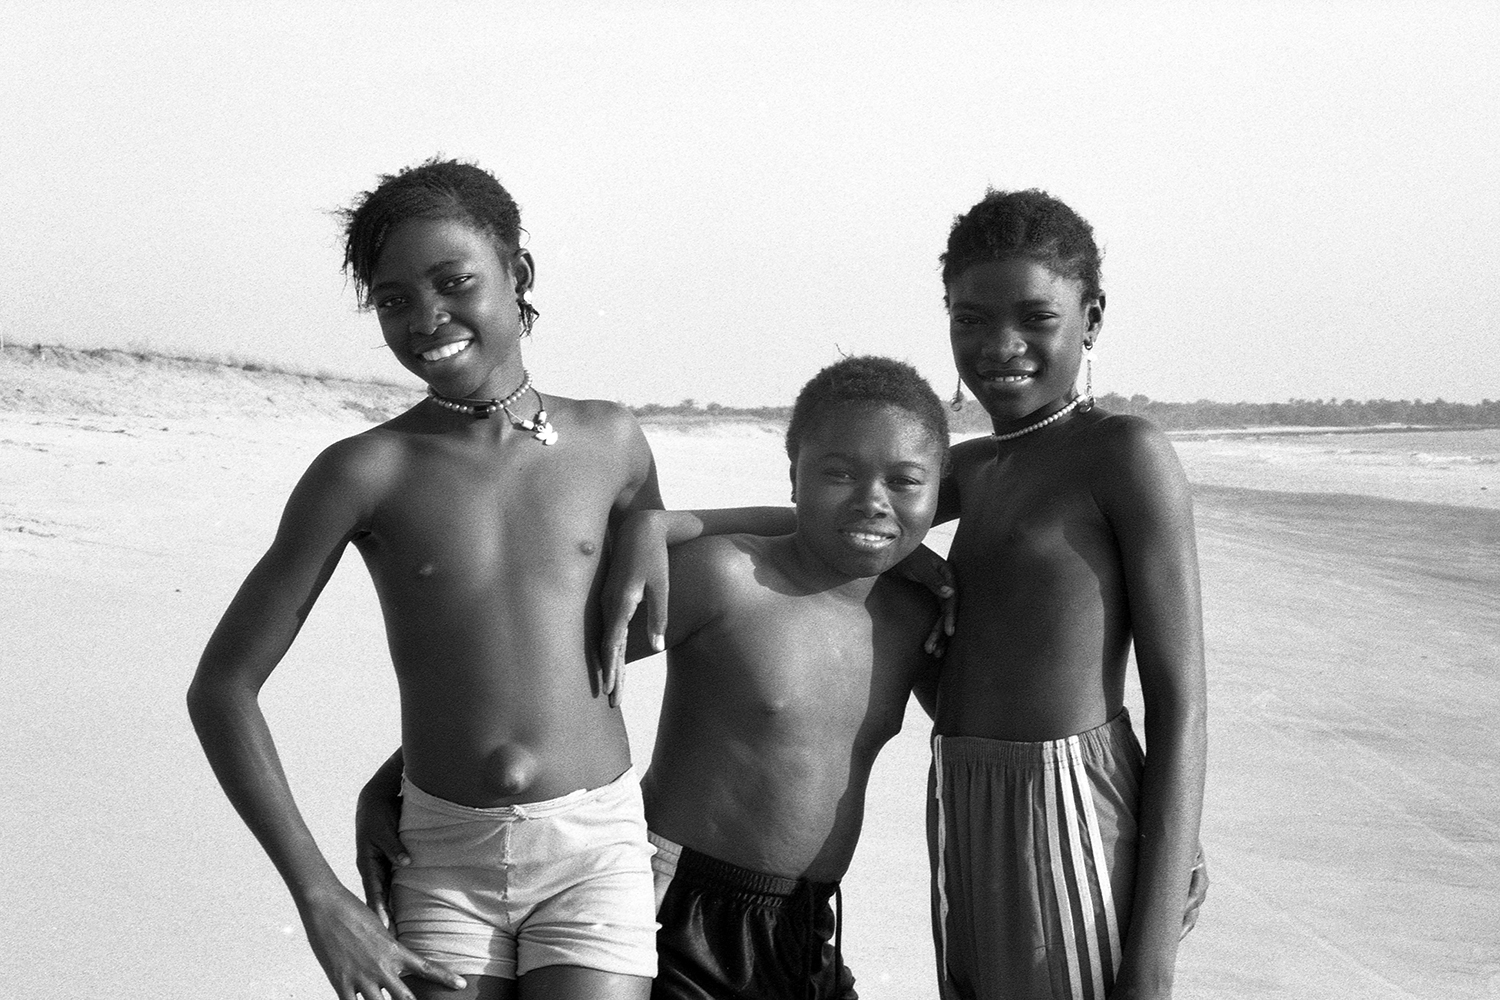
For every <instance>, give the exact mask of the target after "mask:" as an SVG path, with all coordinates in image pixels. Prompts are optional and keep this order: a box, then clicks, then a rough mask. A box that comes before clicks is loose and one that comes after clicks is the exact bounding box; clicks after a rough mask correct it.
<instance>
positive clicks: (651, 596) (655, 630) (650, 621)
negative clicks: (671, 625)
mask: <svg viewBox="0 0 1500 1000" xmlns="http://www.w3.org/2000/svg"><path fill="white" fill-rule="evenodd" d="M646 636H647V638H648V639H649V640H650V642H651V648H652V649H653V650H654V651H656V652H658V653H660V652H661V651H662V650H663V649H666V648H667V639H666V636H667V578H666V577H665V576H663V577H661V578H660V579H658V580H656V581H655V582H654V583H652V584H650V585H649V586H647V588H646Z"/></svg>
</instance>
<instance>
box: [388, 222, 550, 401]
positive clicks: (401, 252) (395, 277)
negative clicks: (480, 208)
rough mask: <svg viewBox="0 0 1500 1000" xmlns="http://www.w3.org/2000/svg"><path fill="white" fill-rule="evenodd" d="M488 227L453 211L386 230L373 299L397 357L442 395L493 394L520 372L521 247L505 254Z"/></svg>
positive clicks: (527, 269)
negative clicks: (453, 216)
mask: <svg viewBox="0 0 1500 1000" xmlns="http://www.w3.org/2000/svg"><path fill="white" fill-rule="evenodd" d="M502 252H503V251H502V249H501V248H498V247H496V245H495V243H494V241H493V240H492V239H491V238H490V237H489V236H488V235H487V234H485V233H484V232H483V231H481V230H479V229H476V228H474V227H473V226H471V225H469V224H468V223H466V222H462V221H459V220H456V219H411V220H409V221H407V222H403V223H401V224H400V225H399V226H397V227H396V228H395V230H394V231H393V232H392V233H391V234H390V236H389V237H388V238H387V240H386V243H385V247H384V248H383V249H382V250H381V252H380V258H379V260H378V261H376V264H375V269H374V271H373V273H372V275H371V279H370V295H369V299H370V303H371V304H372V305H373V306H374V307H375V315H376V316H377V317H378V318H379V320H380V332H381V333H382V334H383V335H384V337H385V342H386V345H387V346H388V347H390V349H391V351H392V352H394V353H395V355H396V359H397V360H398V361H400V362H401V364H402V365H403V366H404V367H405V368H406V369H407V370H409V371H411V372H414V373H415V374H416V375H417V376H419V377H420V378H421V379H422V380H423V381H424V382H426V383H427V384H428V385H430V386H432V388H433V389H435V390H437V391H438V392H440V393H442V394H443V395H445V396H469V397H478V398H493V397H496V396H504V395H507V394H508V393H509V392H510V391H511V390H512V389H514V388H515V387H516V385H517V384H518V383H519V382H520V380H521V351H520V348H519V347H518V346H517V341H518V340H519V339H520V337H521V332H522V328H521V314H520V309H519V308H518V306H517V304H516V298H517V295H518V293H519V292H520V291H523V290H525V289H526V288H527V287H529V286H530V283H531V261H530V258H529V257H528V255H527V254H525V253H524V252H518V253H512V254H510V255H508V257H509V261H508V263H507V261H506V260H502V258H501V253H502Z"/></svg>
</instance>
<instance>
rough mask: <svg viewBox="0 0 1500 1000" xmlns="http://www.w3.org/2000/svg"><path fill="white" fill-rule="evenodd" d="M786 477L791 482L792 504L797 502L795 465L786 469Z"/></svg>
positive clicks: (794, 463)
mask: <svg viewBox="0 0 1500 1000" xmlns="http://www.w3.org/2000/svg"><path fill="white" fill-rule="evenodd" d="M787 476H788V477H789V478H790V479H791V480H792V503H796V502H797V463H796V462H793V463H792V464H791V465H790V466H789V467H788V468H787Z"/></svg>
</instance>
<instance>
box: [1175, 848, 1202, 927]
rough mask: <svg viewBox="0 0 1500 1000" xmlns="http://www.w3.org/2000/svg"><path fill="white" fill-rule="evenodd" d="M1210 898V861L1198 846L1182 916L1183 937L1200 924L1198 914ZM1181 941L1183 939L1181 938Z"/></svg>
mask: <svg viewBox="0 0 1500 1000" xmlns="http://www.w3.org/2000/svg"><path fill="white" fill-rule="evenodd" d="M1207 898H1208V861H1207V860H1206V859H1205V858H1204V856H1203V845H1201V844H1200V845H1198V857H1197V860H1196V862H1195V863H1194V864H1193V873H1192V877H1191V878H1190V879H1189V880H1188V900H1187V909H1186V910H1184V911H1183V914H1182V935H1181V937H1187V935H1188V931H1190V930H1192V929H1193V928H1194V927H1195V926H1197V924H1198V913H1199V910H1200V908H1201V907H1202V906H1203V901H1204V900H1206V899H1207ZM1179 940H1181V938H1179Z"/></svg>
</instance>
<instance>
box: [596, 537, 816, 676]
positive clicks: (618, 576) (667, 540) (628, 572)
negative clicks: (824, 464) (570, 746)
mask: <svg viewBox="0 0 1500 1000" xmlns="http://www.w3.org/2000/svg"><path fill="white" fill-rule="evenodd" d="M795 530H797V513H796V511H795V510H793V509H792V508H790V507H733V508H725V509H722V510H636V511H632V512H631V513H629V514H627V515H626V516H625V517H624V518H623V519H622V520H621V522H620V526H619V530H618V531H616V532H615V537H614V546H613V549H612V551H611V553H610V562H609V575H608V576H607V578H606V579H605V582H604V596H603V601H602V607H603V613H604V629H603V632H602V634H601V640H600V642H601V648H600V651H599V653H600V660H601V662H602V663H604V664H605V666H606V669H605V673H606V676H615V677H618V676H619V674H620V671H621V670H622V669H623V667H624V664H625V662H626V660H635V659H639V658H640V657H642V656H650V655H651V654H652V653H659V652H661V651H662V649H664V648H665V641H666V639H665V636H666V631H667V601H668V594H669V589H668V581H667V549H668V548H669V547H671V546H673V545H680V544H682V543H683V542H688V541H692V540H693V539H695V538H699V537H701V536H703V535H728V534H746V535H786V534H790V533H791V532H793V531H795ZM643 601H644V602H645V605H646V614H645V616H644V620H640V616H639V615H637V614H636V612H637V609H638V608H639V607H640V605H641V603H642V602H643ZM633 619H634V620H636V621H635V622H634V623H633ZM606 690H608V689H606Z"/></svg>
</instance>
